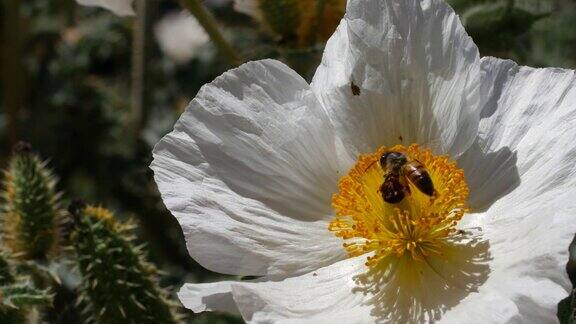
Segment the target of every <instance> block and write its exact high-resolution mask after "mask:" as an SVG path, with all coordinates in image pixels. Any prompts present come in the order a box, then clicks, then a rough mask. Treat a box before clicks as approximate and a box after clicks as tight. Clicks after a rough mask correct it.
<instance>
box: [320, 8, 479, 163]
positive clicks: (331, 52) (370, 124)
mask: <svg viewBox="0 0 576 324" xmlns="http://www.w3.org/2000/svg"><path fill="white" fill-rule="evenodd" d="M312 87H313V89H314V90H315V91H316V92H317V93H318V94H319V97H320V98H321V101H322V102H323V104H324V105H325V106H326V107H327V108H328V109H330V112H331V118H332V119H333V121H334V124H335V125H336V127H337V130H338V133H339V135H340V136H341V137H342V138H343V142H344V145H345V148H346V149H347V151H348V152H349V153H350V155H351V157H352V158H353V159H354V158H356V156H357V154H358V153H365V152H372V151H374V150H375V149H376V148H378V147H379V146H381V145H387V146H393V145H395V144H398V143H401V142H404V143H414V142H416V143H420V144H426V145H428V146H431V147H432V148H434V149H436V151H437V153H450V154H451V155H452V156H458V155H459V154H461V153H463V152H464V151H465V150H466V149H467V148H468V146H469V145H470V144H471V143H472V142H473V140H474V138H475V137H476V133H477V126H478V115H479V96H480V91H479V90H480V61H479V54H478V49H477V48H476V46H475V45H474V43H473V42H472V39H471V38H470V37H469V36H468V35H467V34H466V32H465V31H464V28H463V27H462V24H461V22H460V20H459V18H458V16H457V15H456V14H455V13H454V11H453V10H452V9H451V8H450V7H449V6H448V5H447V4H446V3H444V2H443V1H440V0H430V1H418V0H388V1H382V0H367V1H349V2H348V8H347V13H346V16H345V19H344V20H343V21H342V22H341V24H340V26H339V27H338V29H337V31H336V33H335V34H334V35H333V36H332V38H331V39H330V40H329V41H328V44H327V46H326V50H325V52H324V57H323V59H322V64H321V65H320V67H319V68H318V70H317V71H316V74H315V76H314V79H313V82H312Z"/></svg>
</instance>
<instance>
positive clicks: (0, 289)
mask: <svg viewBox="0 0 576 324" xmlns="http://www.w3.org/2000/svg"><path fill="white" fill-rule="evenodd" d="M17 279H19V280H18V282H17ZM52 299H53V296H52V295H51V294H50V293H49V292H48V290H40V289H36V288H35V287H34V286H32V283H31V282H30V281H28V280H25V278H23V277H20V278H17V277H16V276H15V275H14V273H13V271H12V268H11V264H10V262H9V261H8V259H7V258H6V256H5V255H4V254H1V253H0V323H11V324H21V323H26V319H27V315H28V314H29V313H30V309H31V308H34V307H35V306H46V305H51V304H52Z"/></svg>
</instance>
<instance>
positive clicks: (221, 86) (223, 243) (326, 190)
mask: <svg viewBox="0 0 576 324" xmlns="http://www.w3.org/2000/svg"><path fill="white" fill-rule="evenodd" d="M333 142H334V135H333V133H332V129H331V127H330V122H329V120H328V118H327V117H326V114H325V112H324V110H323V109H322V107H321V106H320V105H319V104H318V102H317V101H316V99H315V96H314V95H313V93H312V92H311V91H310V89H309V86H308V84H307V83H306V82H305V81H304V80H303V79H302V78H301V77H300V76H298V75H297V74H296V73H295V72H294V71H292V70H290V68H288V67H287V66H285V65H284V64H282V63H280V62H278V61H273V60H265V61H258V62H251V63H247V64H245V65H242V66H241V67H239V68H237V69H234V70H231V71H229V72H227V73H225V74H223V75H222V76H220V77H219V78H217V79H216V80H214V81H213V82H212V83H210V84H208V85H206V86H204V87H203V88H202V89H201V90H200V92H199V93H198V95H197V97H196V98H195V99H194V100H193V101H192V103H191V104H190V106H189V107H188V109H187V110H186V112H184V114H183V115H182V116H181V117H180V119H179V120H178V122H177V123H176V125H175V127H174V131H173V132H172V133H170V134H168V135H167V136H165V137H164V138H163V139H162V140H161V141H160V142H159V143H158V144H157V145H156V147H155V148H154V152H153V155H154V161H153V162H152V165H151V168H152V169H153V170H154V173H155V180H156V183H157V184H158V188H159V190H160V193H161V195H162V198H163V200H164V203H165V204H166V206H167V207H168V209H169V210H170V211H171V212H172V214H173V215H174V216H176V218H177V219H178V221H179V223H180V225H181V226H182V229H183V231H184V235H185V237H186V242H187V246H188V250H189V252H190V254H191V255H192V257H193V258H194V259H196V260H197V261H198V262H199V263H200V264H202V265H203V266H204V267H206V268H208V269H210V270H213V271H217V272H221V273H228V274H238V275H269V276H280V277H282V276H284V275H286V274H289V273H304V272H307V271H310V270H313V269H315V268H317V267H321V266H323V265H325V264H330V263H331V262H335V261H336V260H339V259H341V258H343V257H344V252H343V249H342V247H341V242H339V240H338V239H337V238H335V237H334V236H333V235H332V234H331V233H330V232H329V231H328V230H327V226H328V221H329V219H330V218H331V216H330V215H331V214H332V210H331V207H330V199H331V195H332V192H333V191H334V190H335V188H336V182H337V180H338V174H337V170H336V167H335V164H336V162H335V161H334V160H335V157H336V153H335V148H334V143H333Z"/></svg>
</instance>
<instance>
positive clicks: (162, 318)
mask: <svg viewBox="0 0 576 324" xmlns="http://www.w3.org/2000/svg"><path fill="white" fill-rule="evenodd" d="M70 211H71V214H72V215H73V216H74V223H75V225H74V230H73V232H72V235H71V243H72V245H73V248H74V250H75V252H76V260H77V263H78V268H79V269H80V272H81V274H82V277H83V279H82V285H81V292H80V293H81V297H80V298H81V300H85V301H86V302H87V303H86V304H87V305H86V306H87V311H86V312H87V313H89V314H90V316H91V318H90V319H89V320H90V321H95V322H97V323H126V322H129V323H177V322H178V317H177V315H175V313H174V311H173V306H172V305H171V303H170V302H169V301H168V300H167V299H166V297H165V296H164V293H163V292H162V291H161V290H160V288H159V287H158V285H157V283H156V279H155V276H156V273H157V270H156V268H155V267H154V266H152V265H151V264H149V263H147V262H146V261H145V260H144V256H143V252H142V251H141V249H140V248H136V247H134V246H133V245H132V240H133V238H132V235H131V234H130V233H129V231H130V228H131V227H130V226H128V225H126V224H121V223H119V222H117V221H116V220H115V219H114V216H113V215H112V213H111V212H110V211H108V210H106V209H104V208H100V207H93V206H84V205H81V204H80V205H75V206H74V207H71V208H70Z"/></svg>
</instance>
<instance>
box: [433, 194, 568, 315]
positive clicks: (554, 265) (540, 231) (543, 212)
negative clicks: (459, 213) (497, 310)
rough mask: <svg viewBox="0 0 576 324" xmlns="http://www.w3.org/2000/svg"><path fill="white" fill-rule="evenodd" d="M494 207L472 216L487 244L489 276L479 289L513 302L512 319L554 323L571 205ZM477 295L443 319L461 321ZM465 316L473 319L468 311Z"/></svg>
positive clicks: (563, 288) (564, 283) (563, 281)
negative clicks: (508, 208) (495, 293)
mask: <svg viewBox="0 0 576 324" xmlns="http://www.w3.org/2000/svg"><path fill="white" fill-rule="evenodd" d="M562 198H563V199H566V198H567V196H563V197H562ZM493 212H495V211H494V210H493V209H489V210H488V211H487V213H486V214H483V215H481V217H476V221H478V220H479V222H477V223H476V224H475V225H480V226H481V227H482V232H484V237H485V238H486V239H488V242H489V244H490V247H489V254H490V276H489V279H488V280H487V282H486V283H485V284H484V285H482V286H481V287H480V289H479V294H481V295H484V294H487V293H494V292H497V294H498V295H499V296H501V297H503V298H505V299H507V300H508V301H512V302H513V306H514V308H516V309H517V314H516V315H514V322H518V323H534V324H536V323H555V322H557V318H556V305H557V304H558V302H559V301H560V300H561V299H563V298H565V297H566V296H568V293H569V291H570V289H571V284H570V281H569V279H568V276H567V273H566V271H565V267H566V263H567V261H568V244H569V243H570V241H571V240H572V238H573V236H574V233H575V232H576V222H575V221H574V215H575V214H576V209H574V208H572V209H560V210H558V207H557V206H555V204H542V202H540V205H538V204H536V205H535V204H527V206H525V207H523V208H522V209H511V210H508V211H507V212H506V213H503V212H502V211H499V212H495V214H492V213H493ZM472 216H474V215H472ZM476 298H477V296H475V295H471V296H470V297H469V298H467V299H466V300H465V301H463V303H461V304H459V305H457V306H456V307H455V309H454V311H453V312H449V313H448V314H447V315H446V317H445V318H444V319H445V320H446V321H447V322H450V323H452V322H454V323H461V322H462V319H463V318H467V317H468V316H470V315H466V314H470V311H476V310H478V309H479V308H478V303H477V301H476ZM481 309H482V308H480V310H481ZM470 321H471V322H474V316H473V315H472V317H471V318H470ZM464 322H466V321H464Z"/></svg>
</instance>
